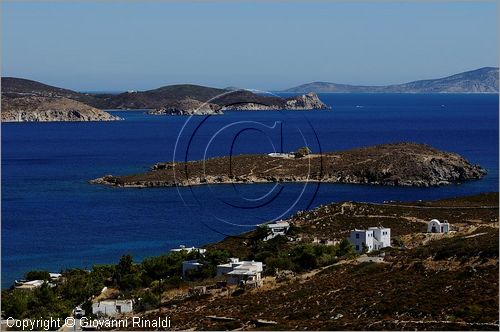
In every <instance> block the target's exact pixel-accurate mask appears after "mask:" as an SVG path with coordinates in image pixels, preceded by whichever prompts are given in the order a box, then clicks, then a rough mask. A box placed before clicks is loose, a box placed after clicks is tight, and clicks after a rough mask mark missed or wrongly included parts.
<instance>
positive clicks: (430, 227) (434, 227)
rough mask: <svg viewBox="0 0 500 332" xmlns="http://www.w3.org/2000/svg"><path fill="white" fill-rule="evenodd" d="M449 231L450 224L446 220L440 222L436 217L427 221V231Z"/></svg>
mask: <svg viewBox="0 0 500 332" xmlns="http://www.w3.org/2000/svg"><path fill="white" fill-rule="evenodd" d="M449 231H450V224H449V223H447V222H440V221H439V220H437V219H432V220H431V221H429V222H428V223H427V232H428V233H448V232H449Z"/></svg>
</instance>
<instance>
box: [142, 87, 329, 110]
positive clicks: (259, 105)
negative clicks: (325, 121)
mask: <svg viewBox="0 0 500 332" xmlns="http://www.w3.org/2000/svg"><path fill="white" fill-rule="evenodd" d="M229 94H238V91H236V90H235V91H233V92H230V93H229ZM247 97H248V95H247V94H243V95H242V98H241V100H240V101H238V99H236V98H234V97H233V98H231V99H230V100H231V102H230V103H228V104H227V105H226V103H227V100H228V95H225V96H224V97H223V98H222V99H223V100H222V101H219V100H218V98H215V99H214V100H213V101H212V102H206V103H204V102H201V101H199V100H196V99H192V98H185V99H182V100H180V101H174V102H170V103H169V104H168V105H167V106H164V107H160V108H155V109H153V110H151V111H149V112H148V114H152V115H208V114H210V115H217V114H224V111H270V110H293V111H309V110H324V109H329V108H330V107H328V106H327V105H326V104H325V103H323V102H322V101H321V100H320V99H319V98H318V96H317V95H316V94H315V93H308V94H303V95H299V96H295V97H290V98H275V97H273V98H272V99H270V100H267V99H265V100H258V101H248V99H247ZM218 102H219V103H218Z"/></svg>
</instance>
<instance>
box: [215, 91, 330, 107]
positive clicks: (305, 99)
mask: <svg viewBox="0 0 500 332" xmlns="http://www.w3.org/2000/svg"><path fill="white" fill-rule="evenodd" d="M329 108H330V107H328V106H327V105H326V104H325V103H323V102H322V101H321V100H320V99H319V97H318V95H317V94H315V93H312V92H311V93H308V94H303V95H300V96H295V97H290V98H287V99H282V100H278V102H277V103H275V104H272V105H266V104H260V103H242V104H236V105H230V106H225V107H223V110H231V111H236V110H237V111H268V110H293V111H309V110H325V109H329Z"/></svg>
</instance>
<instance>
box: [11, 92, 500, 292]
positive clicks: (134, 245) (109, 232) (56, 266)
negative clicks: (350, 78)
mask: <svg viewBox="0 0 500 332" xmlns="http://www.w3.org/2000/svg"><path fill="white" fill-rule="evenodd" d="M320 97H321V99H322V100H324V101H325V102H327V103H328V104H329V105H331V106H332V107H333V111H314V112H227V114H226V115H224V116H212V117H208V118H205V117H195V118H191V119H190V120H189V121H188V119H189V118H188V117H184V116H176V117H167V116H164V117H162V116H148V115H146V114H145V113H144V112H141V111H127V112H124V111H121V112H116V114H119V115H120V116H122V117H123V118H125V121H119V122H95V123H9V124H2V287H8V286H9V285H10V284H11V283H12V281H13V280H14V279H15V278H19V277H21V276H22V275H23V274H24V272H26V271H28V270H31V269H49V270H51V271H59V270H60V269H63V268H67V267H76V266H78V267H90V266H91V265H92V264H95V263H112V262H116V261H117V259H118V258H119V257H120V256H121V255H123V254H125V253H132V254H133V256H134V257H135V258H136V259H142V258H143V257H146V256H150V255H156V254H161V253H163V252H165V251H167V250H168V249H170V248H172V247H175V246H178V245H180V244H185V245H202V244H205V243H208V242H213V241H217V240H220V239H221V238H222V237H223V234H237V233H241V232H244V231H247V230H249V229H250V228H251V227H253V225H255V224H257V223H261V222H264V221H267V220H270V219H274V218H279V217H280V216H288V215H290V214H292V213H294V212H296V211H297V210H302V209H305V208H307V207H314V206H317V205H319V204H323V203H328V202H332V201H344V200H356V201H373V202H381V201H384V200H391V199H393V200H418V199H424V200H425V199H437V198H443V197H451V196H459V195H467V194H474V193H480V192H487V191H497V190H498V95H392V94H390V95H382V94H380V95H378V94H373V95H370V94H360V95H358V94H325V95H321V96H320ZM186 122H187V123H186ZM276 122H278V124H277V125H276V126H275V129H273V128H272V126H273V125H275V123H276ZM280 123H281V124H280ZM225 126H226V127H227V128H226V129H224V130H222V131H221V132H220V133H219V134H217V135H214V134H215V133H216V132H217V131H219V130H221V129H222V128H224V127H225ZM182 128H184V130H183V131H182V133H181V136H180V140H179V141H180V144H179V145H178V146H177V150H176V155H175V158H176V159H177V160H183V159H184V158H185V157H186V156H187V158H188V159H190V160H194V159H200V158H202V157H203V156H204V155H205V154H206V156H207V157H210V156H221V155H227V154H229V151H230V148H231V142H233V138H234V136H235V134H236V133H238V132H240V135H239V136H237V139H236V140H234V142H235V143H234V150H233V153H236V154H239V153H268V152H271V151H272V149H273V146H274V148H276V149H278V150H280V148H281V145H282V146H283V150H284V151H291V150H295V149H296V148H298V147H300V146H304V145H306V144H307V145H309V146H310V147H311V148H312V150H313V151H314V152H319V151H320V150H321V151H336V150H341V149H349V148H353V147H360V146H366V145H373V144H379V143H391V142H400V141H412V142H419V143H427V144H431V145H433V146H435V147H437V148H439V149H443V150H447V151H453V152H457V153H459V154H461V155H463V156H464V157H466V158H467V159H468V160H469V161H471V162H473V163H478V164H480V165H482V166H483V167H485V168H486V169H487V170H488V175H487V176H486V177H485V178H484V179H482V180H480V181H473V182H468V183H465V184H462V185H453V186H446V187H439V188H392V187H377V186H361V185H332V184H317V183H310V184H307V185H304V184H298V183H295V184H286V185H278V186H274V185H272V184H253V185H238V186H232V185H218V186H201V187H194V188H180V189H176V188H161V189H158V188H157V189H118V188H108V187H103V186H98V185H90V184H88V182H87V181H88V180H89V179H92V178H96V177H99V176H102V175H104V174H115V175H118V174H128V173H132V172H142V171H145V170H147V169H148V167H150V166H151V165H152V164H153V163H155V162H157V161H170V160H172V159H173V158H174V148H175V142H176V140H177V137H178V135H179V133H180V131H181V129H182ZM279 128H282V133H283V135H282V136H281V135H280V130H278V129H279ZM195 130H196V131H195ZM193 132H194V134H193ZM281 137H282V138H281ZM212 138H213V140H212V141H211V143H210V144H208V143H209V142H210V139H212ZM188 146H189V148H188ZM207 146H208V147H207ZM186 151H188V152H187V155H186ZM245 225H246V226H245Z"/></svg>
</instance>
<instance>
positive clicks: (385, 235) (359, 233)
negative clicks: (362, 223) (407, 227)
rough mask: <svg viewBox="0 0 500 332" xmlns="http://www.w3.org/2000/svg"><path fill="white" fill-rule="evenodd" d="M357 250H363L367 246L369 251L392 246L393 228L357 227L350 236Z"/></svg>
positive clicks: (350, 240)
mask: <svg viewBox="0 0 500 332" xmlns="http://www.w3.org/2000/svg"><path fill="white" fill-rule="evenodd" d="M348 240H349V242H350V243H351V244H352V245H353V246H354V249H355V250H356V252H358V253H359V252H362V251H363V247H365V246H366V249H367V251H368V252H370V251H372V250H379V249H382V248H385V247H390V246H391V229H390V228H385V227H370V228H368V229H355V230H353V231H351V234H350V235H349V238H348Z"/></svg>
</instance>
